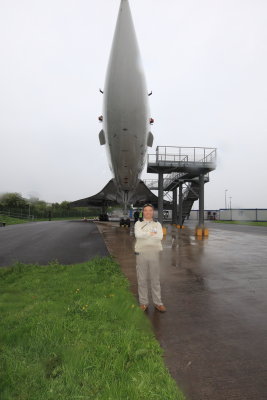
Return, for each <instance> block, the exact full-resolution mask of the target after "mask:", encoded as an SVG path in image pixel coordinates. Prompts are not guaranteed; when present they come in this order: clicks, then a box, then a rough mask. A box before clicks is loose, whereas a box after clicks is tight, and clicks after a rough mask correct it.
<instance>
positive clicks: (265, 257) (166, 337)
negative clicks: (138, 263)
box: [98, 221, 267, 400]
mask: <svg viewBox="0 0 267 400" xmlns="http://www.w3.org/2000/svg"><path fill="white" fill-rule="evenodd" d="M186 223H187V226H186V228H185V229H183V230H177V228H174V227H171V226H168V234H167V236H166V238H165V240H164V242H163V244H164V250H163V254H162V262H161V282H162V299H163V302H164V304H165V305H166V307H167V312H166V313H164V314H159V313H157V312H155V311H154V309H153V306H152V301H151V306H150V309H149V311H148V314H147V315H148V318H149V319H150V320H151V322H152V324H153V327H154V331H155V333H156V337H157V338H158V340H159V342H160V344H161V346H162V347H163V349H164V351H165V360H166V364H167V366H168V367H169V370H170V372H171V374H172V376H173V377H174V378H175V379H176V381H177V383H178V385H179V386H180V387H181V388H182V390H183V391H184V393H185V394H186V395H187V398H188V399H190V400H266V393H267V318H266V310H267V290H266V287H267V227H259V226H246V225H228V224H214V223H211V222H210V223H207V226H208V227H209V232H210V235H209V237H208V238H205V239H204V240H199V239H197V238H196V237H195V236H194V227H195V224H194V223H192V222H190V221H187V222H186ZM98 226H99V229H100V231H101V232H102V234H103V237H104V239H105V242H106V244H107V247H108V249H109V251H110V253H111V254H112V255H113V256H114V257H115V258H116V259H117V260H118V262H119V264H120V265H121V268H122V271H123V272H124V274H125V275H126V276H127V277H128V279H129V280H130V282H131V290H132V291H133V293H134V294H135V296H136V297H137V282H136V272H135V256H134V253H133V244H134V236H133V230H131V232H130V233H129V232H128V231H127V228H119V227H118V226H117V225H116V224H108V223H98Z"/></svg>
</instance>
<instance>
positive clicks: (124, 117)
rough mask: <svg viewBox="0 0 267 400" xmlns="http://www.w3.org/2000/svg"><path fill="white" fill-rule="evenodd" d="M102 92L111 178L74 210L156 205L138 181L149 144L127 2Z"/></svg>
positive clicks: (102, 141) (150, 138) (145, 100)
mask: <svg viewBox="0 0 267 400" xmlns="http://www.w3.org/2000/svg"><path fill="white" fill-rule="evenodd" d="M101 93H103V115H101V116H100V117H99V121H100V122H101V124H102V130H101V131H100V133H99V141H100V145H102V146H105V147H106V151H107V156H108V162H109V167H110V169H111V171H112V174H113V178H112V179H111V180H110V181H109V182H108V183H107V185H106V186H105V187H104V188H103V189H102V190H101V192H99V193H97V194H96V195H94V196H91V197H88V198H85V199H81V200H77V201H74V202H72V203H71V205H72V206H76V207H82V206H102V207H106V206H109V205H115V204H121V205H123V207H124V210H125V211H126V210H127V208H128V207H129V205H135V206H140V205H142V204H144V203H145V202H150V203H153V204H156V203H157V196H155V195H154V194H153V193H152V192H151V191H150V190H149V189H148V188H147V186H146V185H145V184H144V182H143V181H142V180H141V179H140V176H141V173H142V171H143V169H144V166H145V162H146V153H147V147H152V145H153V134H152V133H151V131H150V130H151V125H152V124H153V122H154V120H153V119H152V118H151V114H150V110H149V104H148V100H149V95H150V94H151V93H148V91H147V86H146V80H145V75H144V71H143V67H142V62H141V57H140V51H139V47H138V43H137V38H136V33H135V28H134V24H133V19H132V15H131V10H130V5H129V1H128V0H121V3H120V9H119V15H118V19H117V25H116V30H115V34H114V38H113V43H112V49H111V53H110V58H109V64H108V69H107V74H106V80H105V86H104V90H103V91H102V90H101Z"/></svg>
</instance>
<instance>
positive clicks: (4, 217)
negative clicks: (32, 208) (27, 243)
mask: <svg viewBox="0 0 267 400" xmlns="http://www.w3.org/2000/svg"><path fill="white" fill-rule="evenodd" d="M0 222H5V223H6V225H15V224H25V223H26V222H29V220H28V219H20V218H12V217H8V216H7V215H1V214H0Z"/></svg>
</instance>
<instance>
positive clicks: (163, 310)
mask: <svg viewBox="0 0 267 400" xmlns="http://www.w3.org/2000/svg"><path fill="white" fill-rule="evenodd" d="M154 306H155V309H156V310H158V311H160V312H165V311H166V310H167V309H166V307H165V306H164V305H163V304H154Z"/></svg>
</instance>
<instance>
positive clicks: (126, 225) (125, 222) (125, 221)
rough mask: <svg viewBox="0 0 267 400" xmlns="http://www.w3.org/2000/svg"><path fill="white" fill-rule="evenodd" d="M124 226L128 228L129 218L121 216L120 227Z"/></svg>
mask: <svg viewBox="0 0 267 400" xmlns="http://www.w3.org/2000/svg"><path fill="white" fill-rule="evenodd" d="M122 226H123V227H124V228H126V227H127V228H130V226H131V221H130V219H129V218H121V219H120V227H122Z"/></svg>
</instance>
